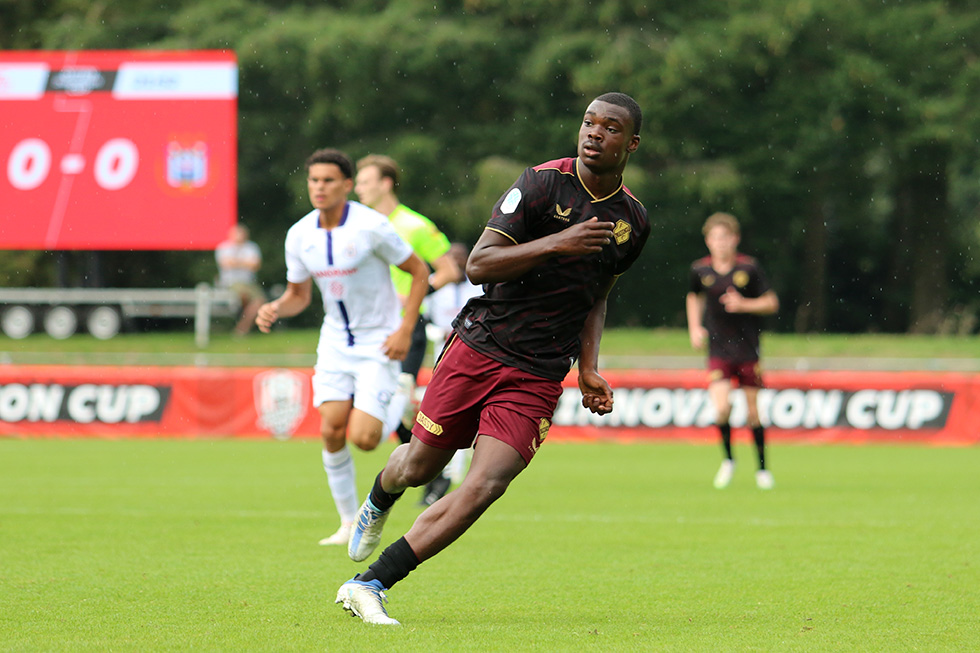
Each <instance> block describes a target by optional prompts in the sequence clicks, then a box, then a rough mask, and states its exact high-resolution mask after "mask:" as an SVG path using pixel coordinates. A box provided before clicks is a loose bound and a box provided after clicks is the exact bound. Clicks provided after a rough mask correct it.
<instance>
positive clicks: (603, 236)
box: [466, 218, 614, 284]
mask: <svg viewBox="0 0 980 653" xmlns="http://www.w3.org/2000/svg"><path fill="white" fill-rule="evenodd" d="M613 226H614V225H613V223H612V222H599V219H598V218H590V219H589V220H587V221H585V222H580V223H578V224H573V225H572V226H570V227H568V228H567V229H562V230H561V231H559V232H557V233H554V234H550V235H548V236H544V237H542V238H538V239H536V240H532V241H529V242H526V243H518V242H515V241H514V240H512V239H511V238H510V237H509V236H506V235H504V234H503V233H501V232H499V231H495V230H494V229H491V228H488V229H485V230H484V231H483V235H481V236H480V240H478V241H477V243H476V245H475V246H474V247H473V251H472V252H471V253H470V257H469V259H468V260H467V261H466V276H468V277H469V279H470V281H472V282H473V283H475V284H484V283H499V282H501V281H513V280H514V279H517V278H519V277H521V276H522V275H524V274H525V273H527V272H528V271H529V270H531V269H533V268H534V267H536V266H538V265H540V264H541V263H543V262H544V261H547V260H548V259H549V258H551V257H553V256H585V255H587V254H597V253H599V252H601V251H602V248H603V247H604V246H605V245H608V244H609V243H610V242H612V237H613V231H612V230H613Z"/></svg>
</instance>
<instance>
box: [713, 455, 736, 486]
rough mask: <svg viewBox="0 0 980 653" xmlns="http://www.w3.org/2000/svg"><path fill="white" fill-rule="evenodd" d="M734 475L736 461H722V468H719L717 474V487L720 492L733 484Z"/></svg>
mask: <svg viewBox="0 0 980 653" xmlns="http://www.w3.org/2000/svg"><path fill="white" fill-rule="evenodd" d="M734 474H735V461H734V460H731V459H728V458H726V459H725V460H723V461H721V467H719V468H718V473H717V474H715V487H716V488H718V489H719V490H724V489H725V488H726V487H728V484H729V483H731V482H732V476H734Z"/></svg>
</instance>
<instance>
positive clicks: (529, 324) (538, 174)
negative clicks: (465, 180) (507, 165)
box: [453, 158, 650, 380]
mask: <svg viewBox="0 0 980 653" xmlns="http://www.w3.org/2000/svg"><path fill="white" fill-rule="evenodd" d="M577 166H578V160H577V159H574V158H567V159H558V160H557V161H549V162H548V163H542V164H541V165H539V166H535V167H533V168H528V169H527V170H525V171H524V173H523V174H522V175H521V176H520V178H519V179H518V180H517V181H516V182H515V183H514V185H513V186H511V188H510V190H508V191H507V192H506V193H504V195H503V196H502V197H501V198H500V199H499V200H498V201H497V204H496V206H494V207H493V215H492V216H491V218H490V221H489V222H488V223H487V229H492V230H494V231H496V232H498V233H501V234H503V235H505V236H506V237H507V238H510V239H511V240H513V241H514V242H515V243H518V244H520V243H526V242H529V241H532V240H536V239H538V238H542V237H544V236H548V235H550V234H554V233H557V232H559V231H562V230H563V229H567V228H568V227H569V226H571V225H573V224H576V223H579V222H585V221H586V220H589V219H591V218H592V217H597V218H599V220H600V221H606V222H612V223H614V224H615V225H616V226H615V228H614V231H615V238H614V240H613V242H611V243H610V244H609V245H606V246H605V247H604V248H603V250H602V252H600V253H597V254H592V255H588V256H561V257H553V258H550V259H548V260H547V261H546V262H544V263H542V264H541V265H539V266H537V267H535V268H533V269H531V270H529V271H528V272H527V273H526V274H524V275H523V276H522V277H520V278H518V279H514V280H513V281H504V282H501V283H491V284H486V285H485V286H484V295H483V296H482V297H474V298H473V299H471V300H469V302H467V304H466V306H464V307H463V309H462V310H461V311H460V313H459V315H458V316H457V317H456V320H455V321H454V322H453V326H454V327H455V329H456V331H457V333H459V336H460V338H462V339H463V340H464V341H465V342H466V343H467V344H468V345H469V346H471V347H473V348H474V349H476V350H478V351H480V352H482V353H483V354H485V355H486V356H488V357H490V358H492V359H494V360H496V361H499V362H501V363H504V364H505V365H511V366H513V367H516V368H518V369H520V370H524V371H525V372H529V373H531V374H535V375H537V376H542V377H544V378H547V379H556V380H561V379H563V378H565V375H566V374H568V370H569V369H570V367H571V365H572V363H573V362H574V360H575V359H576V358H578V355H579V352H580V351H581V343H580V342H579V334H580V333H581V331H582V327H583V326H584V324H585V318H586V317H587V316H588V314H589V311H591V310H592V307H593V306H594V305H595V303H596V301H598V300H599V299H600V297H601V292H602V290H603V289H604V288H606V286H607V285H608V283H609V282H610V281H611V279H612V278H613V277H615V276H618V275H620V274H622V273H623V272H625V271H626V270H627V269H628V268H629V267H630V265H632V264H633V262H634V261H635V260H636V258H637V257H638V256H639V254H640V250H641V249H643V245H644V243H646V240H647V237H648V236H649V235H650V223H649V221H648V219H647V211H646V209H645V208H643V205H642V204H640V202H639V200H637V199H636V198H635V197H633V195H632V194H631V193H630V192H629V190H628V189H627V188H626V187H625V186H622V185H621V186H620V187H619V189H617V190H616V192H614V193H613V194H611V195H609V196H608V197H594V196H593V195H592V194H591V193H590V192H589V191H588V189H586V187H585V185H584V184H583V183H582V180H581V179H580V178H579V175H578V168H577Z"/></svg>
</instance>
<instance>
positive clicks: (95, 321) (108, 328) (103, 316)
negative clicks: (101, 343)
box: [85, 306, 122, 340]
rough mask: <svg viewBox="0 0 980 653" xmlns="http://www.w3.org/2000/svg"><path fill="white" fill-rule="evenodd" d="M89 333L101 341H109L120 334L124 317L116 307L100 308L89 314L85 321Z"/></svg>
mask: <svg viewBox="0 0 980 653" xmlns="http://www.w3.org/2000/svg"><path fill="white" fill-rule="evenodd" d="M85 326H86V328H88V332H89V333H90V334H92V335H93V336H95V337H96V338H98V339H99V340H108V339H109V338H114V337H115V336H117V335H118V334H119V329H120V328H121V327H122V316H121V315H120V314H119V309H117V308H115V307H114V306H99V307H98V308H96V309H94V310H93V311H92V312H91V313H89V314H88V319H86V321H85Z"/></svg>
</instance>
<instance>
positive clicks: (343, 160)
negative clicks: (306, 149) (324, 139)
mask: <svg viewBox="0 0 980 653" xmlns="http://www.w3.org/2000/svg"><path fill="white" fill-rule="evenodd" d="M317 163H332V164H334V165H335V166H337V167H338V168H340V172H341V173H342V174H343V175H344V177H346V178H347V179H351V178H352V177H353V176H354V162H353V161H351V158H350V157H349V156H347V155H346V154H344V153H343V152H341V151H340V150H334V149H331V148H329V147H325V148H323V149H319V150H317V151H316V152H314V153H313V154H311V155H310V156H309V157H307V159H306V171H307V172H309V171H310V166H313V165H316V164H317Z"/></svg>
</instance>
